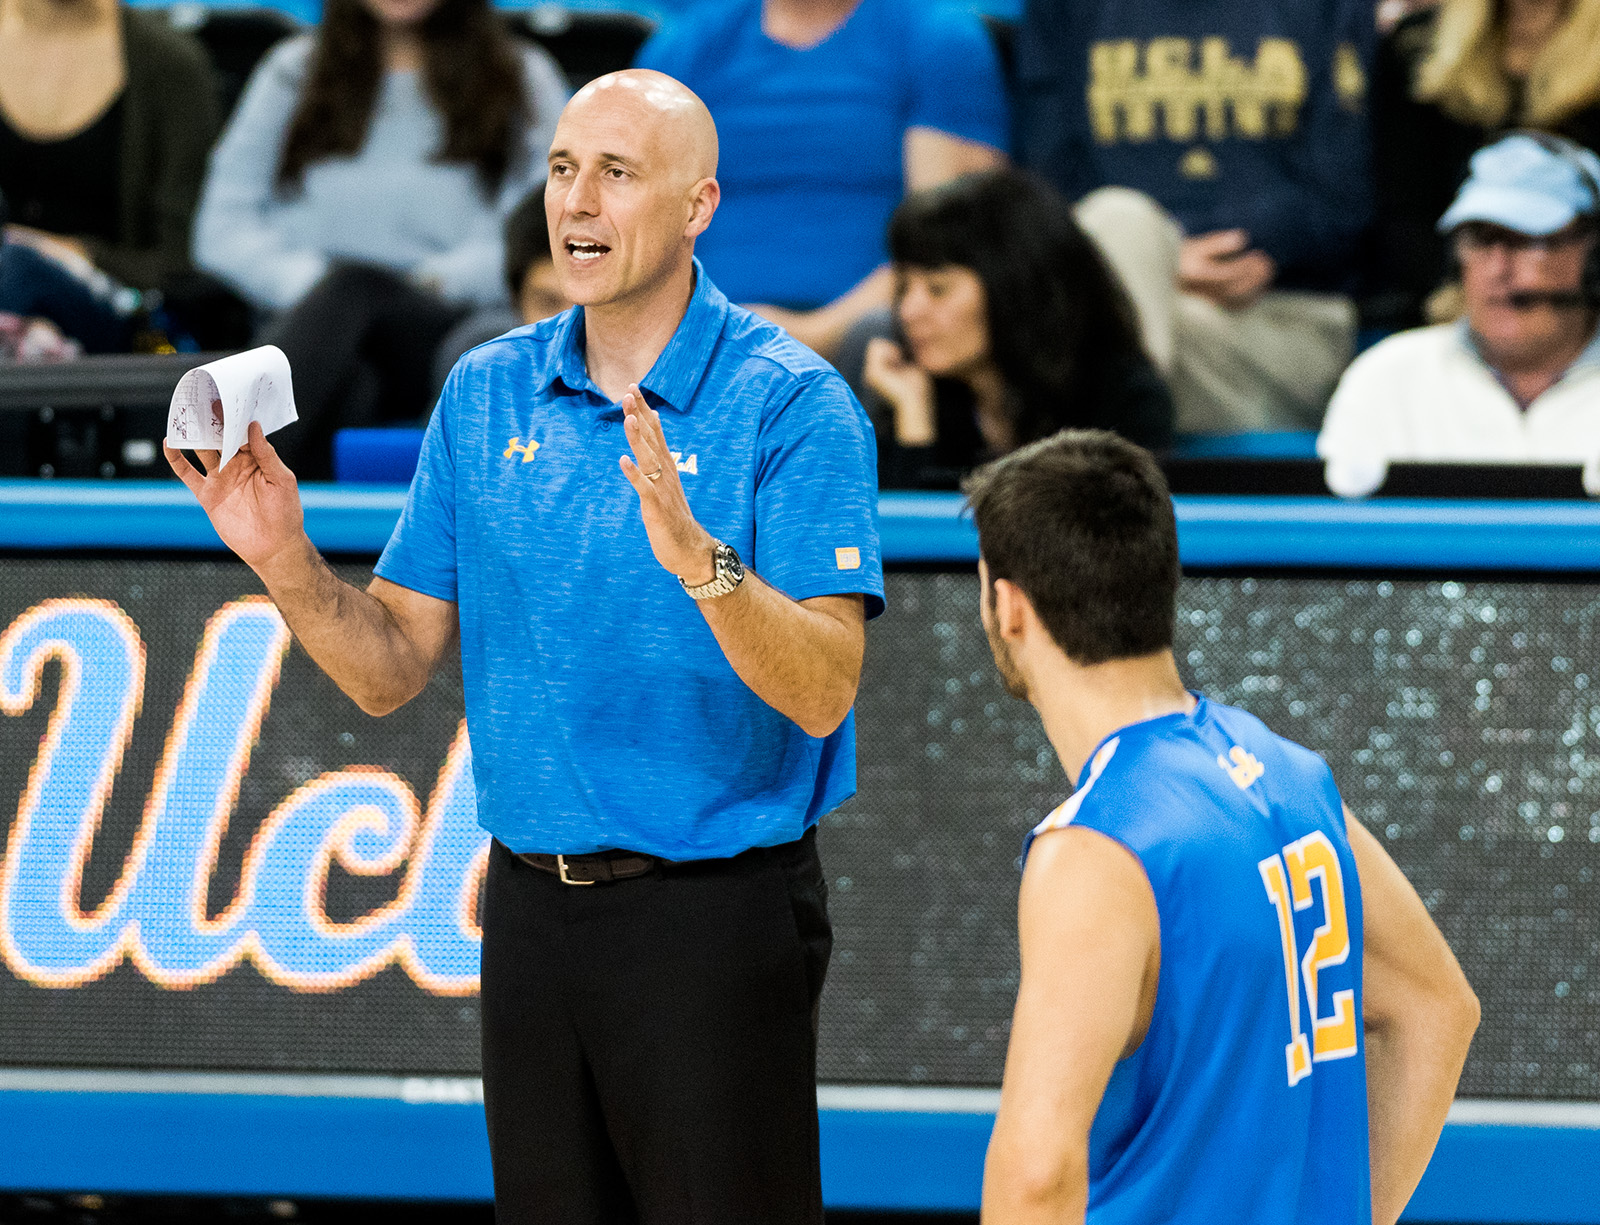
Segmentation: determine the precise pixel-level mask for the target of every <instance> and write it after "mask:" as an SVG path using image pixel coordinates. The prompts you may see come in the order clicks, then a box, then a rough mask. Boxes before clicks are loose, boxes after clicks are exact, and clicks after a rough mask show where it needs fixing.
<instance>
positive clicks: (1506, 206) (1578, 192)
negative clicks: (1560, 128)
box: [1439, 133, 1600, 236]
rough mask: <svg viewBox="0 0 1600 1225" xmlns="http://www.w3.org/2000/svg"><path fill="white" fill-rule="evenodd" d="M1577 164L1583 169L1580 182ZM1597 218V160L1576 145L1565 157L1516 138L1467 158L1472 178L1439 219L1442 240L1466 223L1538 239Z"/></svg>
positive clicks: (1599, 201)
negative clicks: (1584, 218)
mask: <svg viewBox="0 0 1600 1225" xmlns="http://www.w3.org/2000/svg"><path fill="white" fill-rule="evenodd" d="M1579 164H1581V165H1582V166H1584V167H1585V168H1587V169H1588V171H1589V175H1588V177H1587V178H1585V176H1584V174H1583V171H1582V170H1580V169H1579ZM1597 213H1600V158H1597V157H1595V155H1594V154H1593V153H1591V152H1590V151H1589V150H1587V149H1584V148H1582V147H1580V146H1578V145H1572V146H1571V152H1570V153H1567V154H1566V155H1562V154H1560V153H1557V152H1555V151H1554V150H1553V149H1551V148H1549V147H1548V146H1546V145H1545V144H1543V143H1542V142H1540V141H1538V140H1536V139H1534V138H1533V137H1532V136H1527V135H1523V134H1521V133H1518V134H1516V135H1512V136H1507V137H1506V138H1505V139H1503V140H1498V141H1496V142H1495V143H1494V144H1492V145H1489V146H1488V147H1487V148H1484V149H1479V150H1478V151H1477V152H1476V153H1474V154H1473V155H1472V173H1471V174H1470V175H1468V176H1467V181H1466V182H1465V183H1463V184H1462V185H1461V190H1460V191H1459V192H1457V193H1456V198H1455V202H1454V203H1453V204H1451V205H1450V207H1449V209H1448V210H1446V212H1445V215H1444V216H1443V217H1441V218H1439V232H1440V233H1441V234H1448V233H1449V232H1450V231H1451V230H1453V229H1455V228H1456V226H1458V225H1460V224H1462V223H1463V222H1466V221H1487V222H1489V223H1490V224H1492V225H1498V226H1504V227H1505V228H1506V229H1508V230H1515V231H1517V233H1519V234H1532V235H1535V236H1541V235H1545V234H1554V233H1555V232H1556V231H1557V230H1561V229H1565V228H1566V227H1567V226H1569V225H1571V224H1572V222H1573V221H1574V220H1575V219H1576V218H1578V217H1582V216H1591V217H1592V216H1594V215H1596V214H1597Z"/></svg>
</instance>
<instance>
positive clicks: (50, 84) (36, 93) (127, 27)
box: [0, 0, 217, 352]
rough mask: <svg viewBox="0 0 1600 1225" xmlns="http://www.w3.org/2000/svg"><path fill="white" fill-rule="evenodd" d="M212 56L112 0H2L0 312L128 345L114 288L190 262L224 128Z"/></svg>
mask: <svg viewBox="0 0 1600 1225" xmlns="http://www.w3.org/2000/svg"><path fill="white" fill-rule="evenodd" d="M216 125H217V103H216V86H215V82H214V80H213V77H212V73H211V67H210V62H209V61H208V59H207V58H206V53H205V50H204V49H203V48H202V47H201V46H200V45H199V43H197V42H196V41H195V40H194V39H193V38H192V37H191V36H189V35H187V34H183V33H180V32H178V31H176V30H174V29H172V28H171V27H169V26H168V25H167V23H166V22H165V21H164V20H163V19H162V18H160V17H159V16H156V15H155V14H152V13H147V12H141V11H140V10H138V9H132V8H128V7H127V6H125V5H122V4H119V3H117V0H0V196H3V197H4V199H5V201H6V206H7V210H8V213H9V217H8V221H7V224H6V225H5V233H4V237H5V242H4V245H3V246H0V311H6V312H10V313H14V314H17V315H20V316H24V317H26V316H36V317H41V318H47V319H50V320H51V321H52V322H53V323H54V324H55V325H57V326H58V327H59V328H60V329H61V330H62V331H64V332H66V333H67V335H69V336H71V337H74V338H75V339H77V340H78V341H80V342H82V344H83V346H84V347H85V348H87V349H88V350H89V351H90V352H105V351H110V350H116V349H119V348H123V347H125V345H126V343H127V342H128V339H129V330H130V327H129V322H128V316H127V312H126V310H125V309H122V310H119V309H118V307H117V304H116V298H115V295H114V293H113V291H114V290H115V289H116V288H117V287H118V286H126V287H132V288H134V289H138V290H149V289H158V288H161V287H162V286H163V285H164V284H166V283H168V282H169V281H170V279H171V278H172V277H174V276H175V275H176V274H178V273H181V272H183V271H184V270H185V269H186V268H187V267H188V264H189V228H190V222H191V220H192V219H193V216H194V208H195V200H196V198H197V197H198V195H199V193H200V183H201V180H202V178H203V177H204V174H205V159H206V154H207V151H208V150H209V149H210V147H211V142H212V140H213V139H214V138H215V136H216Z"/></svg>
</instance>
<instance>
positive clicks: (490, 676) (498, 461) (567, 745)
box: [375, 263, 883, 860]
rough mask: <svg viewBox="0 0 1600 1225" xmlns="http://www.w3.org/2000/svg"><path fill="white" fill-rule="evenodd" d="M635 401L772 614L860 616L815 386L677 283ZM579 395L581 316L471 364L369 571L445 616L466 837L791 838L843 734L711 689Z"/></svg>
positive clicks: (546, 841) (733, 685)
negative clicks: (449, 626) (446, 607)
mask: <svg viewBox="0 0 1600 1225" xmlns="http://www.w3.org/2000/svg"><path fill="white" fill-rule="evenodd" d="M695 276H696V284H695V291H694V296H693V298H692V299H691V301H690V303H689V309H688V311H687V312H686V313H685V315H684V318H683V322H682V323H681V324H679V326H678V330H677V332H676V333H675V334H674V336H673V338H672V340H671V342H670V343H669V344H668V345H667V347H666V349H665V350H664V351H663V352H662V354H661V356H660V358H658V359H657V361H656V364H655V365H654V366H653V367H652V368H651V370H650V373H649V374H648V375H646V376H645V378H644V379H643V380H642V382H641V384H640V386H641V387H642V389H643V391H644V394H645V397H646V399H647V400H648V401H649V402H650V404H651V405H652V406H653V407H655V408H656V409H657V410H659V411H660V412H661V424H662V430H663V432H664V433H665V434H666V438H667V442H668V444H669V445H670V446H671V447H672V448H673V449H674V451H675V453H676V456H677V463H678V471H679V473H680V474H681V476H682V480H683V484H684V489H685V492H686V493H687V495H688V498H689V505H690V507H691V509H692V510H693V511H694V514H695V517H696V518H697V519H698V520H699V521H700V522H701V524H703V525H704V526H705V528H706V529H707V530H708V531H710V532H711V533H712V534H713V535H715V536H716V537H718V538H719V539H721V540H724V541H726V542H727V543H728V544H731V545H732V546H733V547H734V548H735V549H737V550H738V551H739V556H740V557H741V558H743V559H744V561H745V564H746V565H747V566H749V567H750V568H751V569H752V570H754V571H755V572H756V573H757V574H759V575H760V576H761V578H762V579H763V580H765V581H766V582H767V583H769V584H771V585H772V586H773V587H775V588H777V589H778V590H780V591H782V592H784V593H785V594H786V595H788V596H790V597H792V598H793V599H796V600H805V599H809V598H811V597H813V596H822V595H842V594H857V593H859V594H861V595H863V596H865V597H866V610H867V614H868V615H869V616H877V615H878V614H879V613H880V612H882V611H883V571H882V564H881V562H880V559H879V553H878V524H877V485H876V470H875V447H874V443H873V437H872V427H871V426H870V425H869V424H868V422H867V417H866V414H865V413H864V412H863V411H862V409H861V405H860V404H859V403H857V402H856V399H855V397H854V396H853V395H852V394H851V393H850V390H849V388H848V387H847V386H846V385H845V382H844V380H843V379H842V378H840V377H839V375H838V373H837V372H836V371H834V369H833V368H832V367H831V366H829V365H828V364H827V363H825V362H824V361H823V360H822V359H821V358H819V357H817V356H816V355H815V354H814V353H812V352H811V351H810V350H809V349H806V348H804V347H803V346H801V345H800V344H798V343H797V342H796V341H794V340H793V339H791V338H790V337H789V336H788V334H787V333H785V332H783V331H782V330H780V329H779V328H777V327H774V326H773V325H772V324H769V323H767V322H766V321H764V320H762V319H761V318H759V317H757V316H755V315H752V314H750V313H749V312H748V311H745V310H741V309H740V308H738V307H735V306H731V305H729V303H728V300H727V298H725V297H724V296H723V295H722V293H721V292H720V291H719V290H718V289H717V288H716V287H715V286H714V285H713V284H712V283H711V281H710V279H709V278H708V277H707V276H706V275H705V273H704V272H703V271H702V270H701V268H700V266H699V264H698V263H696V265H695ZM625 453H628V443H627V438H626V436H625V435H624V433H623V429H622V407H621V406H620V405H619V404H614V403H612V401H611V400H610V399H609V398H608V397H607V396H606V395H605V394H604V393H603V392H602V391H600V390H599V388H597V387H596V386H595V385H594V384H593V383H592V382H590V380H589V376H588V373H587V370H586V367H585V359H584V323H583V309H582V307H574V308H573V309H571V310H569V311H567V312H566V313H565V314H562V315H557V316H556V317H555V318H553V319H546V320H544V321H543V322H541V323H537V324H534V325H533V326H531V327H525V328H519V329H518V330H516V331H514V332H511V333H508V334H507V335H505V336H502V337H500V338H499V339H497V340H492V341H490V342H489V343H488V344H485V345H480V346H479V347H478V348H476V349H473V350H472V351H471V352H469V353H468V354H467V355H466V356H465V357H463V358H462V359H461V360H460V361H459V362H457V363H456V366H455V369H454V370H453V371H451V374H450V378H449V380H448V381H447V382H446V383H445V387H444V391H443V393H442V395H441V396H440V399H439V406H438V408H437V409H436V410H435V411H434V414H433V420H432V421H431V422H430V423H429V426H428V432H427V437H426V439H425V440H424V442H423V445H422V458H421V461H420V463H419V465H418V468H417V474H416V477H415V479H413V481H412V483H411V493H410V496H409V497H408V498H407V499H406V508H405V512H404V513H403V514H402V515H401V517H400V522H399V524H398V525H397V526H396V527H395V531H394V535H393V537H392V538H391V539H390V541H389V545H388V547H387V548H386V549H385V550H384V552H383V556H382V557H381V558H380V559H379V561H378V565H377V567H376V569H375V572H376V573H377V574H378V575H380V576H381V577H383V578H385V579H388V580H389V581H390V582H393V583H398V584H399V585H400V586H402V587H407V588H410V589H411V590H413V591H419V592H422V593H423V594H424V595H430V596H433V597H435V598H436V599H441V600H453V601H455V602H456V603H457V604H458V605H459V615H460V621H461V669H462V676H463V680H464V683H465V689H466V706H467V727H468V730H469V732H470V734H471V736H472V754H473V771H474V777H475V782H476V784H477V793H478V820H479V823H480V824H482V825H483V827H484V828H485V829H487V830H488V831H489V832H490V833H491V834H493V835H494V836H495V837H497V838H499V839H500V840H501V841H502V842H504V843H505V844H506V845H507V846H509V847H511V849H512V850H516V851H543V852H546V853H552V854H567V855H576V854H582V853H584V852H588V851H597V850H603V849H607V848H621V849H626V850H634V851H643V852H647V853H649V854H652V855H659V856H662V857H663V858H666V859H680V860H681V859H709V858H717V857H721V856H726V855H735V854H737V853H739V852H740V851H743V850H747V849H749V848H750V847H753V846H772V845H777V844H779V843H784V842H791V841H793V840H794V839H796V838H798V837H800V835H801V834H802V833H804V832H805V830H806V828H807V827H808V826H810V825H811V824H812V823H813V822H815V821H816V819H817V818H818V817H819V816H821V815H822V814H823V813H824V812H827V811H828V810H829V809H831V808H833V807H835V806H837V805H838V804H839V803H841V802H842V801H844V800H845V799H847V798H848V797H849V796H850V795H852V794H853V793H854V792H855V772H856V764H855V724H854V716H853V715H852V716H851V717H850V718H848V719H846V720H845V723H844V724H843V726H841V727H840V728H839V729H838V730H837V731H835V732H834V733H833V734H832V735H831V736H828V737H826V738H824V739H817V738H815V737H812V736H808V735H807V734H806V733H805V732H803V731H801V730H800V728H799V727H798V726H797V725H796V724H795V723H793V722H792V721H791V720H789V719H788V718H786V717H785V716H783V715H781V714H779V713H778V712H777V711H776V710H774V709H772V707H770V706H768V705H767V704H766V703H765V702H763V701H762V700H761V699H760V698H758V697H757V696H756V695H755V694H754V693H753V692H751V690H750V689H749V687H748V686H746V685H745V683H744V682H743V681H741V680H740V679H739V677H738V676H737V675H736V674H735V673H734V671H733V668H732V667H731V666H730V665H729V663H728V661H727V658H726V657H725V656H724V655H723V653H722V649H721V647H719V646H718V645H717V641H716V638H715V637H714V636H713V635H712V633H711V629H710V627H709V626H707V624H706V622H705V618H704V617H703V616H701V614H700V610H699V609H698V608H697V607H696V605H695V602H694V601H693V600H691V599H690V598H689V597H688V596H687V595H685V594H684V592H683V589H682V588H681V587H680V586H679V584H678V580H677V579H676V578H675V577H674V576H673V575H671V574H669V573H667V571H666V570H664V569H662V567H661V564H660V563H659V562H658V561H656V559H655V556H654V554H652V553H651V551H650V542H649V539H648V538H647V537H646V535H645V530H644V524H643V522H642V521H641V519H640V517H639V500H638V495H636V494H635V493H634V492H633V488H632V486H630V485H629V484H628V482H627V479H626V478H625V477H624V476H623V475H622V472H621V470H620V469H619V468H618V466H617V460H618V457H619V456H621V455H623V454H625Z"/></svg>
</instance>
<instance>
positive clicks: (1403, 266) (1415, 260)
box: [1363, 0, 1600, 328]
mask: <svg viewBox="0 0 1600 1225" xmlns="http://www.w3.org/2000/svg"><path fill="white" fill-rule="evenodd" d="M1372 114H1373V153H1374V156H1373V164H1374V167H1375V174H1376V188H1377V210H1378V213H1377V218H1378V223H1377V226H1376V230H1375V243H1374V249H1373V253H1372V256H1373V258H1372V262H1371V266H1372V274H1371V284H1370V286H1369V288H1368V292H1367V294H1366V301H1365V302H1364V306H1363V309H1364V314H1365V316H1366V322H1367V323H1368V324H1371V325H1375V326H1380V327H1391V328H1393V327H1413V326H1415V325H1417V324H1419V323H1421V322H1423V320H1424V318H1425V317H1426V315H1427V310H1426V304H1427V300H1428V297H1429V295H1430V294H1431V293H1433V292H1434V291H1435V290H1436V289H1437V288H1438V287H1439V285H1440V282H1441V281H1442V280H1443V279H1444V277H1445V274H1446V271H1447V269H1448V267H1449V262H1450V257H1449V250H1448V247H1447V244H1446V242H1445V240H1444V238H1443V236H1441V235H1440V234H1438V233H1437V232H1436V231H1435V229H1434V222H1435V221H1436V220H1437V219H1438V217H1439V214H1440V213H1442V212H1443V211H1444V210H1445V207H1446V206H1447V205H1448V204H1449V203H1450V199H1451V197H1452V196H1453V195H1454V194H1455V191H1456V189H1457V188H1458V187H1459V186H1460V185H1461V181H1462V180H1463V179H1464V178H1465V177H1466V174H1467V161H1468V159H1469V158H1470V157H1471V156H1472V154H1473V151H1474V150H1476V149H1478V148H1479V147H1481V146H1482V145H1484V144H1486V143H1487V142H1489V141H1491V140H1494V139H1496V138H1497V136H1499V135H1501V134H1504V133H1505V132H1506V131H1508V130H1510V129H1513V128H1536V129H1539V130H1542V131H1546V132H1553V133H1559V134H1561V135H1564V136H1567V137H1569V138H1571V139H1572V140H1575V141H1577V143H1578V144H1580V145H1584V146H1587V147H1588V148H1591V149H1593V148H1600V0H1444V3H1443V4H1442V5H1441V6H1440V7H1439V8H1438V9H1437V10H1433V11H1427V12H1421V13H1416V14H1414V15H1412V16H1410V17H1408V18H1406V19H1405V20H1404V21H1402V22H1401V23H1400V24H1399V25H1398V26H1397V27H1396V28H1395V30H1394V32H1393V33H1392V34H1390V35H1389V37H1388V38H1386V39H1385V40H1384V41H1383V43H1382V44H1381V45H1380V47H1379V50H1378V58H1377V63H1376V65H1375V67H1374V69H1373V76H1372Z"/></svg>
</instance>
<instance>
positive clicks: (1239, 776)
mask: <svg viewBox="0 0 1600 1225" xmlns="http://www.w3.org/2000/svg"><path fill="white" fill-rule="evenodd" d="M1217 764H1218V765H1219V766H1221V767H1222V768H1223V769H1224V770H1226V771H1227V772H1228V777H1229V778H1231V779H1232V780H1233V785H1234V786H1235V787H1237V788H1239V790H1240V791H1248V790H1249V789H1250V786H1251V784H1253V783H1254V782H1255V781H1256V779H1258V778H1260V777H1261V776H1262V775H1263V774H1265V773H1266V772H1267V768H1266V766H1264V765H1262V764H1261V762H1260V761H1259V760H1258V759H1257V758H1256V756H1255V754H1253V753H1251V752H1249V751H1247V750H1245V749H1242V748H1240V747H1239V746H1238V745H1234V746H1233V747H1232V748H1231V749H1229V750H1228V755H1227V756H1226V757H1224V756H1223V755H1222V754H1221V753H1218V754H1217Z"/></svg>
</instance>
